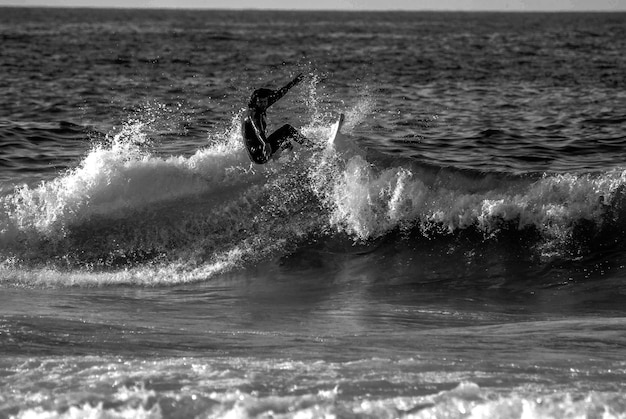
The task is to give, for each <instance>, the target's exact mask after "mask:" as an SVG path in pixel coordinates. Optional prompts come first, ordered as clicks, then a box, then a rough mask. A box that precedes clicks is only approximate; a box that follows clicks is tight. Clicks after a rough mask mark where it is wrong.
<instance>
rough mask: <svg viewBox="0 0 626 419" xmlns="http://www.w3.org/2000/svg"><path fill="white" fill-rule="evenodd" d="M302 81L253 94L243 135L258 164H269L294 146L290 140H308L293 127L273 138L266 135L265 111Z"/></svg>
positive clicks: (242, 130)
mask: <svg viewBox="0 0 626 419" xmlns="http://www.w3.org/2000/svg"><path fill="white" fill-rule="evenodd" d="M301 80H302V75H299V76H298V77H296V78H295V79H293V80H292V81H291V82H289V83H288V84H287V85H286V86H284V87H282V88H281V89H279V90H270V89H258V90H255V91H254V93H253V94H252V98H251V99H250V104H249V105H248V111H247V113H246V116H245V117H244V119H243V121H242V124H241V134H242V136H243V141H244V144H245V146H246V149H247V150H248V155H249V156H250V160H252V161H253V162H254V163H257V164H263V163H267V162H268V161H269V159H270V158H271V157H272V155H273V154H274V153H276V152H277V151H278V150H279V149H281V148H283V149H284V148H289V147H291V143H290V142H289V140H295V141H297V142H299V143H303V142H304V141H305V140H306V138H305V137H304V136H303V135H302V134H300V133H299V132H298V130H296V129H295V128H294V127H292V126H291V125H289V124H286V125H283V126H282V127H280V128H279V129H277V130H276V131H275V132H274V133H272V134H271V135H270V136H269V137H268V136H266V135H265V129H266V128H267V121H266V114H265V111H266V110H267V108H269V107H270V106H272V105H273V104H274V103H276V101H278V100H279V99H280V98H281V97H283V96H284V95H285V93H287V91H288V90H289V89H291V88H292V87H293V86H295V85H296V84H298V83H299V82H300V81H301Z"/></svg>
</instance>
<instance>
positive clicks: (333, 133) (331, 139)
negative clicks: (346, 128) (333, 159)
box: [328, 114, 346, 144]
mask: <svg viewBox="0 0 626 419" xmlns="http://www.w3.org/2000/svg"><path fill="white" fill-rule="evenodd" d="M345 119H346V117H345V115H344V114H341V115H339V119H338V120H337V121H336V122H335V123H334V124H333V125H332V127H331V128H330V135H329V136H328V144H334V143H335V140H336V139H337V135H338V134H339V130H340V129H341V126H342V125H343V121H344V120H345Z"/></svg>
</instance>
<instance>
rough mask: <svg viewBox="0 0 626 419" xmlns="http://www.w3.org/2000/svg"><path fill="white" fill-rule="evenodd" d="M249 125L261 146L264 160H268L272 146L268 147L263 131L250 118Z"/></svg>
mask: <svg viewBox="0 0 626 419" xmlns="http://www.w3.org/2000/svg"><path fill="white" fill-rule="evenodd" d="M250 123H251V125H252V128H253V129H254V133H255V135H256V137H257V138H258V139H259V141H260V142H261V144H263V155H265V158H266V159H268V160H269V158H270V157H271V156H272V146H271V145H270V143H268V142H267V139H266V138H265V134H264V133H263V130H262V129H261V128H259V125H258V124H257V122H256V121H255V119H254V118H250Z"/></svg>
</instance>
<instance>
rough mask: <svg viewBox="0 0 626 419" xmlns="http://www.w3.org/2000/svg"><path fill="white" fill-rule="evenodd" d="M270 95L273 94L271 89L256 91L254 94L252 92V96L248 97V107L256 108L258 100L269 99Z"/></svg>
mask: <svg viewBox="0 0 626 419" xmlns="http://www.w3.org/2000/svg"><path fill="white" fill-rule="evenodd" d="M272 94H274V91H273V90H272V89H256V90H255V91H254V92H252V96H250V102H249V103H248V107H249V108H256V107H258V103H259V102H258V101H259V99H261V98H265V97H270V96H271V95H272Z"/></svg>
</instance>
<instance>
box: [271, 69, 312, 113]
mask: <svg viewBox="0 0 626 419" xmlns="http://www.w3.org/2000/svg"><path fill="white" fill-rule="evenodd" d="M302 79H304V74H302V73H300V74H298V75H297V76H296V77H295V78H294V79H293V80H291V81H290V82H289V83H287V84H286V85H284V86H283V87H281V88H280V89H278V90H276V91H275V92H274V94H273V95H272V96H271V97H270V98H269V104H268V105H267V106H268V107H269V106H271V105H272V104H274V103H275V102H276V101H277V100H278V99H280V98H281V97H283V96H285V94H286V93H287V92H288V91H289V89H291V88H292V87H294V86H295V85H296V84H298V83H300V82H301V81H302Z"/></svg>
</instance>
